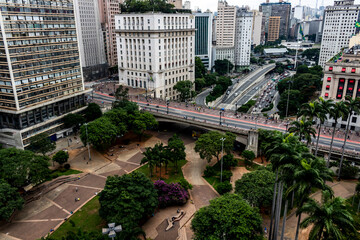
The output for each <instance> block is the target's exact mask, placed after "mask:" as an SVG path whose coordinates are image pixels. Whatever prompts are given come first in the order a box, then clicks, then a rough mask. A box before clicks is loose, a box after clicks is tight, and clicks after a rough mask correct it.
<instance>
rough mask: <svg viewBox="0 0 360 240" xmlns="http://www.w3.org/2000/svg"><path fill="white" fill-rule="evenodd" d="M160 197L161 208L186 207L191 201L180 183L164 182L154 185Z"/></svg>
mask: <svg viewBox="0 0 360 240" xmlns="http://www.w3.org/2000/svg"><path fill="white" fill-rule="evenodd" d="M154 187H155V189H156V190H157V193H158V196H159V207H168V206H172V205H184V204H185V203H186V201H187V200H188V199H189V194H188V192H187V191H186V190H185V189H184V188H182V187H181V185H180V184H179V183H170V184H167V183H166V182H164V181H163V180H158V181H156V182H155V183H154Z"/></svg>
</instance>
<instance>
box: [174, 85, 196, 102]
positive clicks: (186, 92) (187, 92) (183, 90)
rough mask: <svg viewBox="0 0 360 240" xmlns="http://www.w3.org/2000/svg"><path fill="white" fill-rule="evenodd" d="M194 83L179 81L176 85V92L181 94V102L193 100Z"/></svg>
mask: <svg viewBox="0 0 360 240" xmlns="http://www.w3.org/2000/svg"><path fill="white" fill-rule="evenodd" d="M192 89H193V83H192V82H191V81H190V80H185V81H179V82H177V83H176V84H175V86H174V90H176V91H178V92H179V93H180V100H181V101H182V102H183V101H185V100H187V99H189V98H191V91H192Z"/></svg>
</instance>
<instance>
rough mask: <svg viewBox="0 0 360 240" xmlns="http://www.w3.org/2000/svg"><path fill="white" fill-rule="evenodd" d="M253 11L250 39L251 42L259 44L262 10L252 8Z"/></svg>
mask: <svg viewBox="0 0 360 240" xmlns="http://www.w3.org/2000/svg"><path fill="white" fill-rule="evenodd" d="M252 12H253V21H252V24H253V25H252V29H253V30H252V34H251V41H252V44H253V45H255V46H257V45H260V44H261V25H262V12H259V11H257V10H252Z"/></svg>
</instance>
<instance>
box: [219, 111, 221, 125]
mask: <svg viewBox="0 0 360 240" xmlns="http://www.w3.org/2000/svg"><path fill="white" fill-rule="evenodd" d="M219 114H220V122H219V125H221V111H220V112H219Z"/></svg>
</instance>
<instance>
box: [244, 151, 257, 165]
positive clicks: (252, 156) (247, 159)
mask: <svg viewBox="0 0 360 240" xmlns="http://www.w3.org/2000/svg"><path fill="white" fill-rule="evenodd" d="M241 156H242V157H243V158H245V164H246V165H248V164H250V163H252V162H253V161H254V159H255V153H254V152H253V151H250V150H244V151H243V152H242V153H241Z"/></svg>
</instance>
